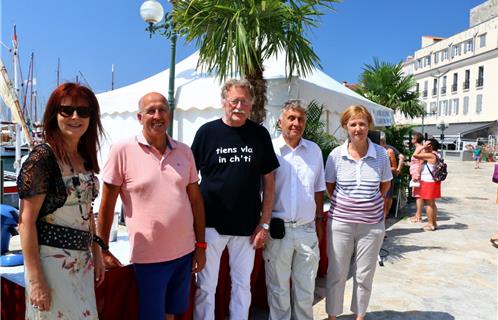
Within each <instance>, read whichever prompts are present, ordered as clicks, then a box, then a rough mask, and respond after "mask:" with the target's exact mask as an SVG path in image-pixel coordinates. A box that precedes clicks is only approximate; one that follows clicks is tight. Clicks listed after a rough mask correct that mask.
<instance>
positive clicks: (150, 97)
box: [138, 92, 169, 112]
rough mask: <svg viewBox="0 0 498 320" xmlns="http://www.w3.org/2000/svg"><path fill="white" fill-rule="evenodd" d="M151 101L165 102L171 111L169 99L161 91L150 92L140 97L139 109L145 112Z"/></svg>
mask: <svg viewBox="0 0 498 320" xmlns="http://www.w3.org/2000/svg"><path fill="white" fill-rule="evenodd" d="M151 102H155V103H158V102H159V103H161V104H164V106H165V108H166V109H167V110H168V111H169V105H168V100H166V98H165V97H164V96H163V95H162V94H160V93H159V92H149V93H147V94H145V95H144V96H143V97H142V98H140V100H139V101H138V111H139V112H143V111H144V109H145V108H146V107H147V105H149V104H150V103H151Z"/></svg>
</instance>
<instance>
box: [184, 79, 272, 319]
mask: <svg viewBox="0 0 498 320" xmlns="http://www.w3.org/2000/svg"><path fill="white" fill-rule="evenodd" d="M253 97H254V94H253V88H252V86H251V84H250V83H249V81H247V80H229V81H227V82H226V83H225V84H224V86H223V88H222V93H221V98H222V104H223V110H224V115H223V118H222V119H218V120H214V121H211V122H208V123H206V124H205V125H203V126H202V127H201V128H200V129H199V130H198V131H197V134H196V135H195V138H194V142H193V144H192V151H193V153H194V157H195V162H196V165H197V169H198V170H199V171H200V173H201V176H202V179H201V192H202V195H203V198H204V202H205V212H206V242H207V243H208V248H207V250H206V266H205V268H204V270H203V271H201V272H200V273H199V274H198V277H197V282H198V288H197V291H196V294H195V309H194V319H195V320H201V319H202V320H205V319H206V320H209V319H214V300H215V298H214V297H215V292H216V286H217V282H218V272H219V266H220V258H221V254H222V253H223V250H224V249H225V247H228V252H229V256H230V274H231V280H232V292H231V299H230V318H231V319H239V318H240V319H247V318H248V313H249V306H250V303H251V288H250V280H251V272H252V268H253V264H254V250H255V249H258V248H261V247H263V246H264V244H265V241H266V238H267V237H268V228H269V225H268V224H269V222H270V218H271V211H272V206H273V200H274V196H275V182H274V175H273V170H275V169H276V168H277V167H278V166H279V164H278V160H277V157H276V156H275V152H274V151H273V146H272V142H271V138H270V135H269V133H268V131H267V130H266V129H265V128H264V127H263V126H260V125H258V124H256V123H254V122H252V121H251V120H248V117H249V115H250V113H251V109H252V104H253ZM261 190H262V191H263V197H262V198H261V194H260V192H261Z"/></svg>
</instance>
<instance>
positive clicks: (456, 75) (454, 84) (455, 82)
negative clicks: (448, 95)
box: [451, 72, 458, 92]
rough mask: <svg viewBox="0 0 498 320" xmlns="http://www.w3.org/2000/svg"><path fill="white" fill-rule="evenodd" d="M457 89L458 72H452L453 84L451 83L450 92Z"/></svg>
mask: <svg viewBox="0 0 498 320" xmlns="http://www.w3.org/2000/svg"><path fill="white" fill-rule="evenodd" d="M457 89H458V73H456V72H455V73H454V74H453V84H452V85H451V92H455V91H457Z"/></svg>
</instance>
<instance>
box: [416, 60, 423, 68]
mask: <svg viewBox="0 0 498 320" xmlns="http://www.w3.org/2000/svg"><path fill="white" fill-rule="evenodd" d="M417 64H418V67H419V68H422V59H418V60H417Z"/></svg>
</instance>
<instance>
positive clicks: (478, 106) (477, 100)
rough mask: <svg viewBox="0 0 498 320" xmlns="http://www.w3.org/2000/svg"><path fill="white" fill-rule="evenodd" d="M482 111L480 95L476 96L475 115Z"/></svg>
mask: <svg viewBox="0 0 498 320" xmlns="http://www.w3.org/2000/svg"><path fill="white" fill-rule="evenodd" d="M481 111H482V94H478V95H477V96H476V113H481Z"/></svg>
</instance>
